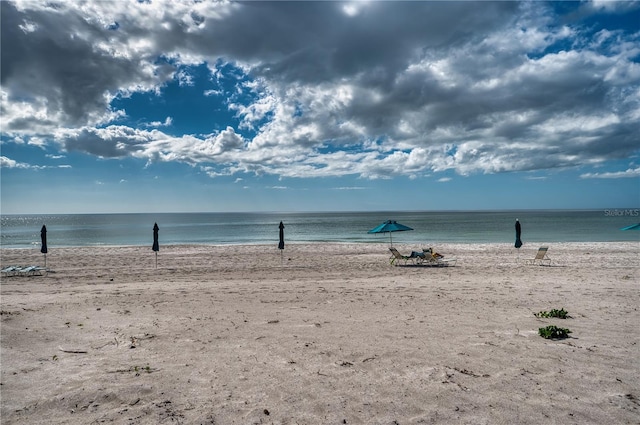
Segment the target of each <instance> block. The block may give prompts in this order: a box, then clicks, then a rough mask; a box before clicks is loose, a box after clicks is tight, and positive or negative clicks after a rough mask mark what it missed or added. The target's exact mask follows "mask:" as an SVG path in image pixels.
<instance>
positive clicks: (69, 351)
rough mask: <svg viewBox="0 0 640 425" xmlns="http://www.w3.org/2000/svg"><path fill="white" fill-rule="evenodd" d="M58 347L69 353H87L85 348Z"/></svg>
mask: <svg viewBox="0 0 640 425" xmlns="http://www.w3.org/2000/svg"><path fill="white" fill-rule="evenodd" d="M58 349H59V350H60V351H62V352H63V353H71V354H87V353H88V351H87V350H81V349H68V348H62V347H58Z"/></svg>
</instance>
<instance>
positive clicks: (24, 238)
mask: <svg viewBox="0 0 640 425" xmlns="http://www.w3.org/2000/svg"><path fill="white" fill-rule="evenodd" d="M516 218H518V219H519V220H520V223H521V224H522V240H523V242H524V243H525V244H526V243H528V242H532V243H545V242H548V243H551V242H608V241H640V231H638V230H630V231H623V230H620V229H621V228H622V227H625V226H629V225H631V224H635V223H638V222H640V210H639V209H618V210H615V209H612V210H597V211H582V210H580V211H493V212H490V211H478V212H458V211H456V212H340V213H235V214H230V213H165V214H68V215H3V216H2V217H1V227H0V236H1V243H0V247H2V248H34V247H39V246H40V229H41V227H42V225H43V224H44V225H46V226H47V244H48V246H49V248H50V249H51V248H53V247H69V246H101V245H136V246H143V245H149V246H151V244H152V242H153V231H152V229H153V224H154V223H158V226H159V227H160V232H159V239H160V246H161V247H162V245H163V244H164V245H169V244H171V245H173V244H210V245H220V244H277V242H278V224H279V223H280V221H283V222H284V225H285V240H286V241H287V242H357V243H372V242H376V243H379V242H386V241H388V240H389V234H378V235H375V234H368V233H367V231H368V230H370V229H372V228H374V227H376V226H377V225H378V224H380V223H382V222H383V221H385V220H389V219H390V220H396V221H397V222H399V223H402V224H404V225H407V226H409V227H412V228H413V229H414V230H413V231H406V232H397V233H393V234H392V237H393V241H394V242H398V243H419V244H429V243H438V242H458V243H512V242H513V240H514V237H515V236H514V234H515V229H514V224H515V220H516ZM161 249H162V248H161Z"/></svg>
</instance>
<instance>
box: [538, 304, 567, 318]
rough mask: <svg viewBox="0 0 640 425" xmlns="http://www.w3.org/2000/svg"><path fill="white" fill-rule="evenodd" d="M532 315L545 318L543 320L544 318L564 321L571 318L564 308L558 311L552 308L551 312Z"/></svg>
mask: <svg viewBox="0 0 640 425" xmlns="http://www.w3.org/2000/svg"><path fill="white" fill-rule="evenodd" d="M534 315H535V316H536V317H545V318H546V317H557V318H558V319H566V318H567V317H571V316H569V312H568V311H566V310H565V309H564V307H563V308H561V309H560V310H558V309H555V308H554V309H553V310H551V311H541V312H539V313H534Z"/></svg>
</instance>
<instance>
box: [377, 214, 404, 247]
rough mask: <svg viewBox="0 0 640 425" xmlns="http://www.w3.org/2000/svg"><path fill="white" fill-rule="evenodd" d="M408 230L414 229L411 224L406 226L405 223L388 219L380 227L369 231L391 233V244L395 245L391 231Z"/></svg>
mask: <svg viewBox="0 0 640 425" xmlns="http://www.w3.org/2000/svg"><path fill="white" fill-rule="evenodd" d="M406 230H413V229H412V228H411V227H409V226H405V225H404V224H400V223H398V222H397V221H393V220H387V221H385V222H384V223H382V224H381V225H379V226H378V227H375V228H373V229H371V230H369V231H368V232H367V233H389V244H390V245H391V246H393V238H392V237H391V233H393V232H404V231H406Z"/></svg>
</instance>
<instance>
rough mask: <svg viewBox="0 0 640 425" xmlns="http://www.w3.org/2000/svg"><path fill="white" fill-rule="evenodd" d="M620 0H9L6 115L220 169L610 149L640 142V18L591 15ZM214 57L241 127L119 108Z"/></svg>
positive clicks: (55, 134) (299, 172)
mask: <svg viewBox="0 0 640 425" xmlns="http://www.w3.org/2000/svg"><path fill="white" fill-rule="evenodd" d="M622 3H623V2H592V3H576V4H572V8H573V9H575V10H573V13H571V14H570V15H562V14H561V13H564V12H562V10H561V9H559V10H556V9H554V8H553V4H546V3H541V2H475V3H473V2H471V3H469V2H401V3H398V2H355V3H353V2H349V3H343V2H246V3H242V2H233V3H232V2H199V1H193V2H190V1H185V2H173V1H170V0H166V1H161V0H158V1H154V2H91V3H85V2H77V1H68V2H59V3H51V2H30V1H22V0H21V1H8V2H4V3H3V5H2V15H1V19H2V22H1V25H2V37H1V43H2V45H1V46H0V47H1V55H2V58H1V59H2V61H1V70H0V71H1V72H0V79H1V80H0V81H1V83H2V92H1V97H0V112H1V113H2V115H3V129H2V132H3V136H5V139H4V140H5V143H6V142H7V141H9V140H34V141H36V140H38V141H40V143H45V144H54V145H56V146H58V147H59V148H60V150H61V151H62V152H64V151H79V152H83V153H86V154H90V155H95V156H97V157H101V158H125V157H134V158H140V159H142V160H145V161H147V162H154V161H176V162H183V163H186V164H190V165H192V166H196V165H197V166H200V167H201V169H202V170H203V172H205V173H206V174H208V175H210V176H212V177H215V176H219V175H231V174H235V173H255V174H258V175H261V174H275V175H279V176H283V177H319V176H342V175H349V174H352V175H359V176H362V177H365V178H370V179H376V178H389V177H392V176H395V175H406V176H410V177H415V176H420V175H427V174H431V173H434V172H436V173H437V172H442V171H445V170H454V171H456V172H457V173H459V174H462V175H468V174H473V173H501V172H510V171H522V170H531V171H533V170H547V169H553V168H563V167H572V166H579V165H585V164H602V163H605V162H606V161H609V160H612V159H620V158H626V157H629V156H630V155H632V154H633V153H634V152H638V145H637V134H638V133H640V64H638V62H637V57H638V55H639V54H640V33H639V32H637V31H636V32H631V33H630V32H625V31H623V30H622V29H621V28H619V27H611V28H597V29H594V27H593V26H592V25H583V24H582V21H581V19H587V18H588V17H589V16H591V14H593V13H612V14H617V16H619V15H620V14H627V15H625V16H626V17H631V19H633V17H634V16H640V12H639V10H640V9H639V7H638V3H637V2H625V3H624V5H622ZM201 64H206V65H207V66H208V67H209V69H210V72H211V75H210V78H211V80H212V81H223V80H224V79H225V78H229V79H234V78H235V79H236V81H237V82H236V84H235V85H234V86H233V87H232V88H231V89H228V90H231V91H227V92H225V88H224V87H223V85H220V86H219V87H217V88H215V89H207V90H203V91H201V92H200V93H201V94H202V96H203V97H209V98H222V99H226V102H225V103H224V105H225V106H226V108H227V110H228V112H230V113H232V114H235V116H236V118H237V119H238V122H239V123H238V125H237V126H236V127H233V126H224V127H225V128H224V129H223V130H216V129H214V128H211V130H210V132H208V134H200V133H195V132H194V133H184V134H169V133H166V132H163V131H160V129H161V128H162V129H166V127H172V124H173V123H174V120H175V117H167V118H166V120H165V121H148V122H147V124H141V125H139V126H138V127H134V126H133V125H131V124H128V125H123V124H122V123H121V121H119V120H121V119H123V117H125V116H126V113H127V112H126V111H124V110H119V109H117V108H116V107H115V106H113V105H114V103H113V100H114V99H127V98H129V97H131V96H132V95H133V94H136V93H149V94H153V95H155V96H158V97H162V96H163V95H164V92H163V90H164V89H165V88H166V85H167V84H168V83H169V82H170V81H176V82H178V83H179V86H180V88H182V89H186V88H189V87H192V86H194V84H195V81H194V79H193V75H192V74H191V73H190V72H189V67H190V66H196V65H201ZM43 141H44V142H43ZM3 166H4V165H3ZM623 174H628V173H627V172H625V173H623ZM631 174H633V172H632V173H631ZM636 175H637V174H636ZM585 176H587V177H585V178H591V177H595V176H596V174H594V175H593V176H591V175H585ZM583 177H584V176H583ZM441 181H444V179H442V180H441Z"/></svg>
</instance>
